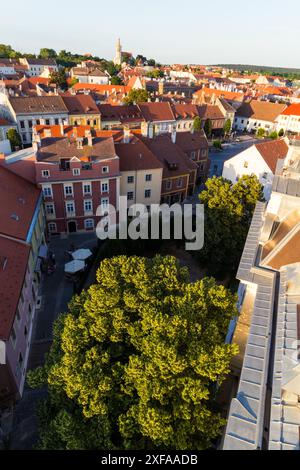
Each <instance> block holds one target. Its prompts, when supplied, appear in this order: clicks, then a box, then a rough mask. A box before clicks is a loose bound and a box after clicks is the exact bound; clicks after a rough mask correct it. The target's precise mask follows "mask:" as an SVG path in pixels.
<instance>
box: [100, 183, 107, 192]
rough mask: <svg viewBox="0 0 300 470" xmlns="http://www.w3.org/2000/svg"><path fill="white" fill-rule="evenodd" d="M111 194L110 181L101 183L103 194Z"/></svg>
mask: <svg viewBox="0 0 300 470" xmlns="http://www.w3.org/2000/svg"><path fill="white" fill-rule="evenodd" d="M108 192H109V184H108V181H105V182H103V183H101V193H108Z"/></svg>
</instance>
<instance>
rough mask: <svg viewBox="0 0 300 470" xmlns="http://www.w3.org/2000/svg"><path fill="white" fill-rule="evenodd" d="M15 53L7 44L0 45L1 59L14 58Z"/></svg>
mask: <svg viewBox="0 0 300 470" xmlns="http://www.w3.org/2000/svg"><path fill="white" fill-rule="evenodd" d="M14 52H15V51H14V50H13V49H12V47H11V46H9V45H7V44H0V57H4V58H6V59H8V58H10V57H12V54H13V53H14Z"/></svg>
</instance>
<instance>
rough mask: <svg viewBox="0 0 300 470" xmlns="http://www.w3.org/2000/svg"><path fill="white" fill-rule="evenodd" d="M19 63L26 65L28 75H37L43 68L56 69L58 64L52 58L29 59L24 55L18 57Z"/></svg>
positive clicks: (51, 70) (55, 70) (52, 70)
mask: <svg viewBox="0 0 300 470" xmlns="http://www.w3.org/2000/svg"><path fill="white" fill-rule="evenodd" d="M20 63H21V64H23V65H25V66H26V68H27V72H26V73H27V75H29V76H30V77H38V76H39V75H41V74H42V73H43V72H44V70H45V69H49V71H50V72H57V71H58V66H57V63H56V61H55V60H54V59H30V58H26V57H24V58H21V59H20Z"/></svg>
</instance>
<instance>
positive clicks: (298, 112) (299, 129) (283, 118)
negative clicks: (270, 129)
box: [276, 103, 300, 134]
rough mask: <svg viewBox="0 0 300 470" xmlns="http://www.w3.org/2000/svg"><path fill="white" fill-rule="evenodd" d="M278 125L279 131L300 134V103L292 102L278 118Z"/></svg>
mask: <svg viewBox="0 0 300 470" xmlns="http://www.w3.org/2000/svg"><path fill="white" fill-rule="evenodd" d="M276 127H277V130H278V131H279V130H280V129H283V130H284V131H285V132H291V133H293V134H300V103H295V104H291V105H290V106H289V107H287V108H286V109H285V110H284V111H283V112H282V113H280V115H279V116H278V118H277V119H276Z"/></svg>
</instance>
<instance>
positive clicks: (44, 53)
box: [39, 47, 57, 59]
mask: <svg viewBox="0 0 300 470" xmlns="http://www.w3.org/2000/svg"><path fill="white" fill-rule="evenodd" d="M56 56H57V54H56V52H55V50H54V49H48V48H47V47H44V48H42V49H40V54H39V57H40V58H41V59H55V57H56Z"/></svg>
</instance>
